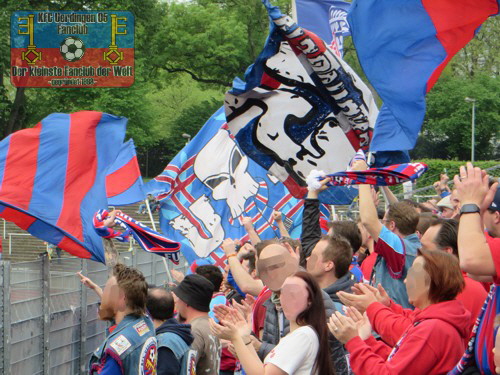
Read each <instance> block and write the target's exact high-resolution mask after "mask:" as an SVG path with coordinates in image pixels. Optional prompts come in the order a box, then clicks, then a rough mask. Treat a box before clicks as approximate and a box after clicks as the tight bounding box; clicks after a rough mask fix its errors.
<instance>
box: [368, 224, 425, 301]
mask: <svg viewBox="0 0 500 375" xmlns="http://www.w3.org/2000/svg"><path fill="white" fill-rule="evenodd" d="M402 240H403V244H404V248H405V265H404V267H403V272H402V273H401V277H400V278H398V279H395V278H393V277H392V276H391V275H390V273H389V270H388V267H389V266H388V265H387V263H386V261H385V259H384V258H383V257H382V256H381V255H379V256H378V257H377V261H376V263H375V267H373V272H374V276H375V277H373V275H372V281H373V280H374V282H373V283H372V285H373V286H377V285H378V284H382V286H383V287H384V289H385V290H386V291H387V293H388V294H389V296H390V297H391V298H392V299H393V300H394V302H396V303H397V304H399V305H401V306H403V307H404V308H408V309H414V306H412V305H411V304H410V303H409V302H408V293H407V292H406V286H405V283H404V280H405V278H406V274H407V273H408V270H409V269H410V267H411V266H412V264H413V261H414V260H415V258H416V257H417V251H418V249H419V248H420V246H421V244H420V240H419V238H418V236H417V235H416V234H415V233H413V234H410V235H409V236H406V237H405V238H403V239H402Z"/></svg>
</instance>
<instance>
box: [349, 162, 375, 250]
mask: <svg viewBox="0 0 500 375" xmlns="http://www.w3.org/2000/svg"><path fill="white" fill-rule="evenodd" d="M352 169H353V170H355V171H364V170H367V169H368V165H367V164H366V162H365V161H363V160H357V161H355V162H354V163H353V166H352ZM359 217H360V218H361V223H362V224H363V225H364V226H365V228H366V230H367V231H368V233H370V236H371V237H372V238H373V241H375V242H377V240H378V237H379V235H380V231H381V230H382V224H381V223H380V221H379V220H378V215H377V207H376V206H375V202H374V201H373V198H372V192H371V187H370V185H359Z"/></svg>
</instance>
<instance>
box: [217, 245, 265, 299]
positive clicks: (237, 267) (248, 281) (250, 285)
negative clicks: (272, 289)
mask: <svg viewBox="0 0 500 375" xmlns="http://www.w3.org/2000/svg"><path fill="white" fill-rule="evenodd" d="M221 247H222V250H223V251H224V254H226V257H227V263H228V265H229V269H230V270H231V273H232V274H233V278H234V281H236V284H238V286H239V287H240V289H241V291H242V292H243V293H249V294H251V295H252V296H258V295H259V293H260V292H261V291H262V289H263V288H264V284H262V281H260V280H255V279H254V278H252V276H250V274H249V273H248V272H247V271H246V270H245V269H244V268H243V266H242V265H241V263H240V261H239V260H238V259H237V256H236V242H234V241H233V240H232V239H230V238H227V239H225V240H224V242H223V243H222V246H221Z"/></svg>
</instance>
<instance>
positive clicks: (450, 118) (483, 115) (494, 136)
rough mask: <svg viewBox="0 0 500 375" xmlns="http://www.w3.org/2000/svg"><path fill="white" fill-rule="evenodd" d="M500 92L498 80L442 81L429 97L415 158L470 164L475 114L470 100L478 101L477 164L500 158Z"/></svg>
mask: <svg viewBox="0 0 500 375" xmlns="http://www.w3.org/2000/svg"><path fill="white" fill-rule="evenodd" d="M499 90H500V80H499V78H498V77H491V76H487V75H478V76H475V77H473V78H466V77H451V76H445V77H442V78H441V79H440V80H439V81H438V83H437V84H436V85H435V87H434V88H433V89H432V91H431V92H430V93H429V94H428V95H427V114H426V119H425V121H424V126H423V128H422V135H421V137H420V140H419V142H418V144H417V147H416V148H415V150H413V152H412V156H413V158H414V159H419V158H424V157H439V158H443V159H458V160H470V154H471V116H472V112H471V103H467V102H465V100H464V99H465V98H466V97H470V98H474V99H476V121H475V156H476V160H488V159H495V158H498V157H499V155H498V142H499V139H500V138H499V137H500V133H499V131H500V126H499V125H500V97H499V96H498V92H499Z"/></svg>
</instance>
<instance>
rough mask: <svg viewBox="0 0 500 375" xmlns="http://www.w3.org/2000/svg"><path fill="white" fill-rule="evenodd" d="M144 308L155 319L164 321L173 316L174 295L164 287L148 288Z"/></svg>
mask: <svg viewBox="0 0 500 375" xmlns="http://www.w3.org/2000/svg"><path fill="white" fill-rule="evenodd" d="M146 309H147V310H148V312H149V314H150V315H151V317H152V318H153V319H155V320H161V321H165V320H167V319H170V318H172V317H173V316H174V297H173V296H172V293H171V292H169V291H168V290H166V289H165V288H151V289H149V290H148V299H147V302H146Z"/></svg>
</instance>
